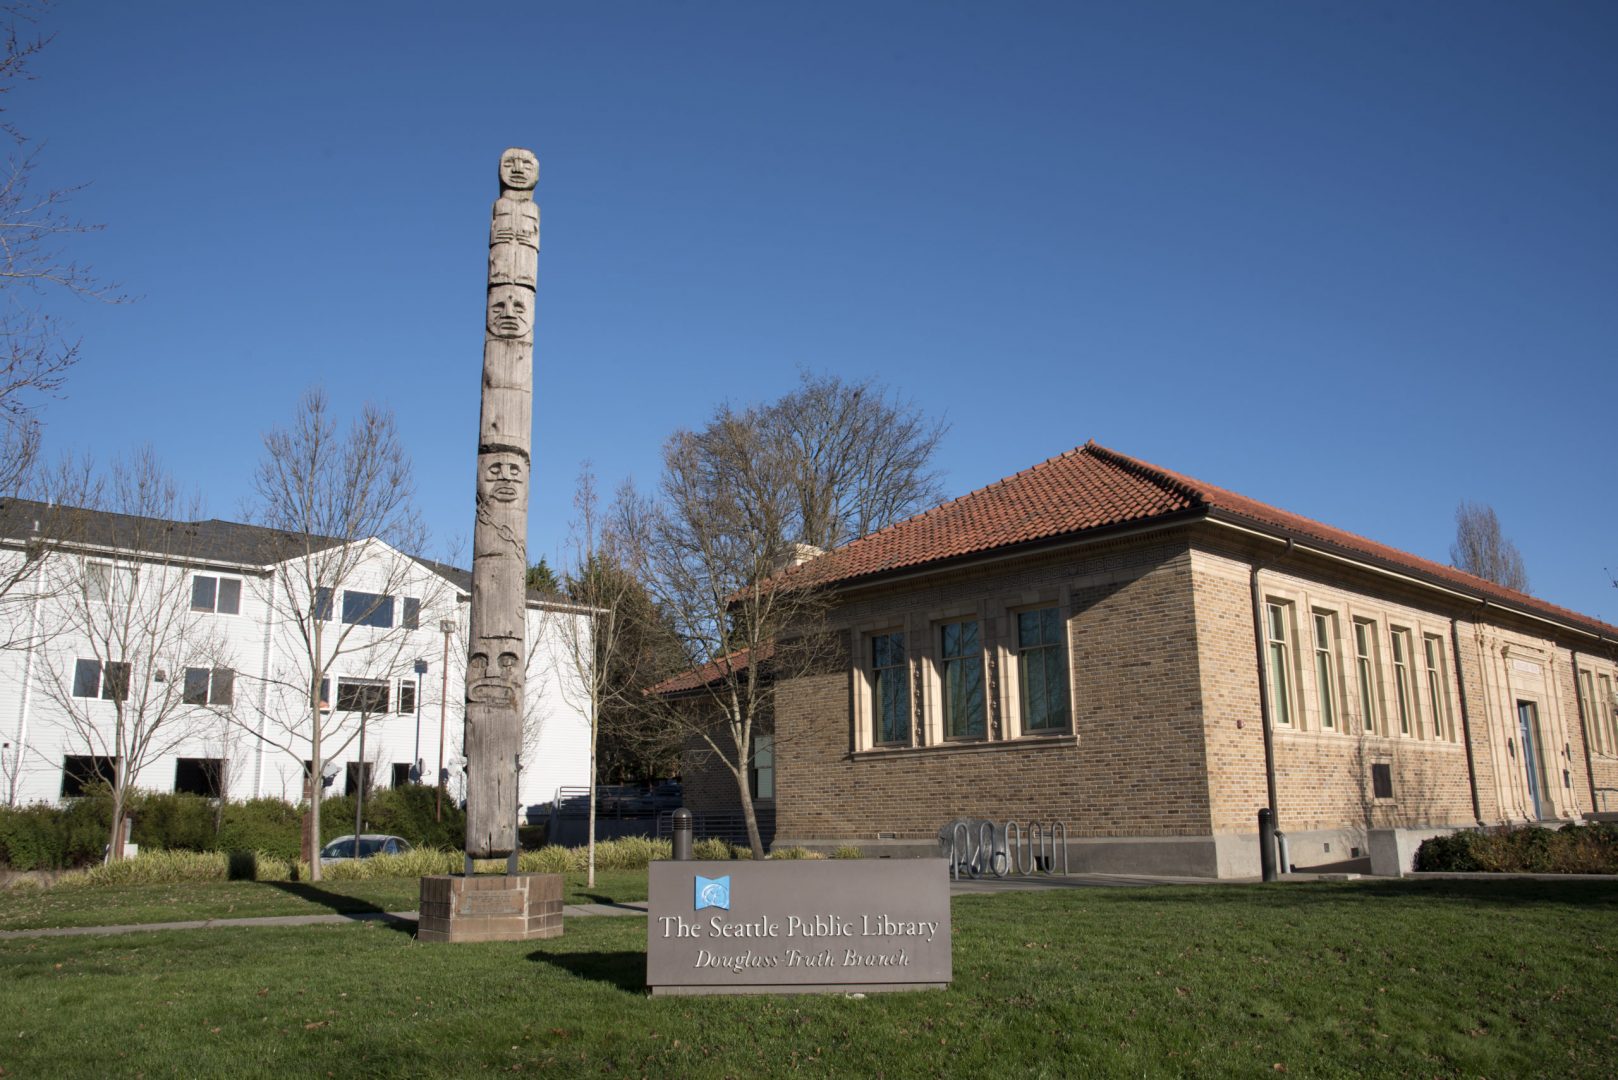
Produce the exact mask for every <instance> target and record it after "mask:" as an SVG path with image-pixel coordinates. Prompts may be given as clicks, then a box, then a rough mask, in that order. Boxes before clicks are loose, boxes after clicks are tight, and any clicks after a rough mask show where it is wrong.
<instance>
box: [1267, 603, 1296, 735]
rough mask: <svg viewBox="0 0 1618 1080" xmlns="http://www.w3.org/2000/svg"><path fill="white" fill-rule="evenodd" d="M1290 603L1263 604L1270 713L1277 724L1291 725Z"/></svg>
mask: <svg viewBox="0 0 1618 1080" xmlns="http://www.w3.org/2000/svg"><path fill="white" fill-rule="evenodd" d="M1291 606H1292V605H1290V604H1278V603H1270V604H1266V605H1264V625H1265V632H1266V634H1267V635H1268V637H1269V641H1270V670H1269V679H1270V715H1271V717H1273V718H1274V720H1275V722H1276V723H1277V724H1285V725H1287V726H1288V727H1291V726H1292V646H1291V643H1290V642H1289V641H1288V638H1287V622H1288V619H1287V615H1288V609H1289V608H1290V607H1291Z"/></svg>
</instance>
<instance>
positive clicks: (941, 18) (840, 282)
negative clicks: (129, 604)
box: [6, 0, 1618, 622]
mask: <svg viewBox="0 0 1618 1080" xmlns="http://www.w3.org/2000/svg"><path fill="white" fill-rule="evenodd" d="M47 25H48V26H49V27H51V28H54V29H55V30H57V31H58V37H57V39H56V41H55V42H54V44H52V45H51V47H50V49H49V51H48V52H47V53H46V54H45V55H44V56H43V57H42V58H41V59H40V61H39V63H38V65H37V71H38V74H39V76H40V77H39V79H38V81H36V82H34V83H31V84H29V85H27V86H26V87H23V88H22V89H20V90H18V91H17V92H16V93H14V94H13V95H11V96H10V98H9V100H8V101H7V102H6V105H7V108H8V116H9V118H10V119H11V120H12V121H13V122H15V123H16V124H18V125H19V126H20V127H21V128H23V129H24V130H25V131H26V132H28V133H30V134H32V135H34V136H36V137H38V138H39V139H42V140H44V141H45V142H46V143H47V146H46V148H45V158H44V166H43V169H44V172H43V174H42V178H43V179H44V180H46V181H54V182H56V183H61V184H66V183H77V182H88V183H89V184H90V186H89V187H88V188H87V189H86V190H85V191H84V192H82V193H81V194H80V195H79V196H78V198H77V207H78V209H79V211H80V212H81V213H82V215H83V216H84V217H86V218H87V219H90V220H95V221H101V222H105V223H106V225H107V229H106V231H105V232H104V233H101V234H99V235H96V236H94V237H92V238H89V239H88V240H87V241H86V242H85V243H84V244H83V245H82V247H81V248H80V251H81V252H83V253H85V254H87V255H88V256H89V257H90V259H91V261H93V262H94V264H95V265H96V267H97V269H98V270H100V271H101V272H102V273H103V274H104V275H105V276H107V277H109V278H113V279H116V280H117V281H119V282H121V283H122V284H123V285H124V286H125V287H126V288H127V289H128V290H129V291H130V292H132V293H135V294H137V295H138V296H139V297H140V300H139V302H138V303H134V304H130V305H127V306H121V307H100V306H96V305H90V304H83V303H76V302H75V303H70V304H68V305H66V309H67V314H68V315H69V316H70V317H71V318H72V320H73V322H74V323H75V325H76V326H77V328H78V329H79V331H80V332H81V333H82V336H83V340H84V347H85V359H84V361H83V363H82V364H81V365H80V366H79V368H78V369H77V370H76V372H75V373H74V375H73V377H72V380H71V382H70V384H69V385H68V388H67V397H66V399H65V400H62V401H56V402H52V403H51V404H50V405H49V407H48V409H47V411H46V414H45V420H46V423H47V439H48V443H49V446H50V448H51V449H53V450H63V449H68V448H74V449H80V450H83V449H88V450H91V451H93V452H94V453H95V454H96V455H97V456H98V457H100V458H102V459H105V458H107V457H110V456H111V455H113V454H115V453H117V452H119V451H121V450H123V449H126V448H128V447H130V446H132V445H134V444H136V443H139V442H142V441H150V442H152V443H153V444H154V445H155V446H156V448H157V450H158V452H159V454H160V455H161V456H162V458H163V459H164V460H165V461H166V462H167V464H168V465H169V467H170V468H171V469H172V470H173V471H174V472H175V473H176V475H177V476H178V477H179V479H180V480H181V481H182V483H184V484H185V485H187V486H191V487H196V488H198V489H200V490H201V491H202V492H203V493H204V494H205V496H206V498H207V501H208V508H209V510H210V512H211V513H213V514H215V515H218V516H222V517H232V516H236V515H237V514H238V513H239V510H240V508H241V506H242V504H243V501H244V500H245V499H246V498H247V496H248V495H249V493H250V477H251V473H252V468H253V464H254V462H255V461H256V459H257V457H258V455H259V451H260V442H259V439H260V434H261V432H262V431H263V430H264V429H265V428H266V427H268V426H270V425H272V424H275V423H284V422H285V421H286V420H287V419H288V418H289V417H290V416H291V414H292V409H293V405H294V403H295V401H296V399H297V397H298V395H299V393H300V392H301V391H302V390H303V389H304V388H305V387H307V386H308V385H310V384H312V383H317V382H318V383H323V384H324V385H325V386H326V388H327V389H328V391H329V392H330V393H331V394H332V395H333V397H334V398H335V399H336V400H337V401H338V402H339V403H340V404H343V405H345V406H346V405H351V404H354V403H357V402H358V401H360V400H361V399H365V398H370V399H374V400H376V401H378V402H381V403H384V404H386V405H388V406H391V407H392V408H393V409H394V410H396V412H397V414H398V417H399V419H400V421H401V423H402V425H403V427H404V429H405V431H406V432H407V433H408V439H409V443H410V446H411V448H412V450H413V453H414V457H415V464H416V470H417V476H418V480H419V488H420V498H421V503H422V506H423V509H424V511H425V512H426V515H427V517H428V519H429V521H430V523H431V525H432V527H433V529H434V532H435V535H436V537H437V539H438V540H439V541H440V542H449V541H452V540H453V539H454V538H456V537H460V538H463V540H464V538H465V537H467V536H468V535H469V534H470V531H471V525H472V505H471V491H472V473H473V449H474V443H475V439H476V428H477V407H478V373H479V364H480V357H481V345H482V295H481V294H482V290H483V285H484V273H485V244H486V239H487V221H488V211H489V203H490V202H491V200H492V199H493V198H494V196H495V194H496V188H495V180H494V172H495V163H496V159H497V157H498V154H499V152H500V150H501V149H503V148H504V147H506V146H508V145H512V144H517V145H523V146H528V147H532V148H534V149H535V150H536V151H537V153H538V155H539V158H540V161H541V167H542V175H541V178H540V184H539V189H538V199H539V202H540V204H541V207H542V212H543V232H542V250H541V255H540V286H539V319H538V327H537V343H536V350H535V359H536V383H537V402H536V412H535V433H534V434H535V445H536V454H537V460H536V473H535V476H536V490H535V492H534V500H533V521H532V531H531V540H530V551H531V554H533V555H534V556H538V555H539V554H542V553H543V554H548V555H550V556H551V557H552V558H553V560H554V557H555V553H556V552H557V550H558V548H559V547H560V546H561V544H562V542H563V540H564V538H565V535H566V522H567V519H568V518H569V516H570V514H571V505H570V499H571V493H572V489H573V480H574V476H575V474H576V473H577V470H578V468H579V464H580V462H581V460H583V459H586V458H588V459H592V460H593V461H594V463H595V466H596V470H597V472H598V474H599V475H600V477H601V482H602V484H603V485H604V486H606V487H608V488H610V487H611V486H613V485H614V484H616V483H617V481H619V480H620V479H622V478H623V477H625V476H633V477H635V478H636V479H637V480H638V481H640V482H642V483H650V482H652V481H654V480H655V477H656V473H657V469H658V453H659V447H660V445H661V443H662V441H663V439H664V438H665V437H666V436H667V435H668V434H669V433H670V432H671V431H673V430H674V429H675V428H677V427H680V426H693V425H698V424H700V423H702V422H703V421H704V419H705V418H706V417H707V416H708V415H709V414H710V413H711V412H712V410H713V408H714V407H715V406H716V405H717V404H718V403H719V402H721V401H722V400H726V399H728V400H730V401H732V402H734V403H737V404H742V403H747V402H752V401H756V400H760V399H766V398H771V397H774V396H776V395H778V394H779V393H781V392H782V391H784V390H785V389H787V388H788V387H789V386H790V385H791V384H792V383H793V382H794V380H795V377H796V376H795V372H796V369H797V368H798V367H799V366H800V365H802V366H808V367H810V368H812V369H815V370H824V371H832V372H836V373H839V374H841V375H843V376H845V377H847V378H850V379H858V378H863V377H865V376H867V375H871V376H875V377H877V378H878V379H880V380H882V381H884V382H886V383H888V384H890V385H891V386H893V387H894V388H895V389H897V390H898V391H899V392H901V393H902V394H904V395H906V396H908V397H910V398H912V399H913V400H914V401H915V402H916V403H917V404H918V405H919V406H921V407H922V408H923V409H924V410H926V411H927V412H929V413H932V414H935V415H946V416H947V417H948V419H949V420H950V421H951V423H952V424H953V429H952V431H951V434H950V435H949V438H948V440H947V442H946V444H945V446H944V448H943V451H942V455H941V459H940V463H941V465H942V466H943V469H944V471H945V478H946V486H947V488H948V489H949V491H950V492H951V493H952V494H959V493H962V492H965V491H967V490H969V489H971V488H974V487H978V486H981V485H983V484H985V483H989V482H992V481H993V480H995V479H997V478H999V477H1001V476H1003V475H1006V474H1008V473H1011V472H1013V471H1016V470H1017V469H1020V468H1023V467H1025V466H1027V465H1030V464H1032V463H1034V462H1036V461H1039V460H1042V459H1043V458H1046V457H1049V456H1051V455H1053V454H1057V453H1060V452H1062V451H1064V450H1067V449H1070V448H1071V447H1073V446H1076V445H1078V444H1080V443H1082V442H1083V441H1084V440H1085V439H1087V438H1092V437H1094V438H1096V439H1098V440H1100V441H1102V442H1103V443H1106V444H1108V445H1111V446H1113V447H1115V448H1117V449H1120V450H1122V451H1125V452H1127V453H1130V454H1134V455H1137V456H1140V457H1143V458H1146V459H1147V460H1150V461H1154V462H1157V463H1159V464H1162V465H1165V466H1168V467H1171V468H1175V469H1179V470H1181V471H1184V472H1188V473H1190V474H1192V475H1194V476H1197V477H1200V478H1202V479H1204V480H1208V481H1210V482H1213V483H1217V484H1221V485H1223V486H1226V487H1229V488H1233V489H1235V490H1237V491H1240V492H1242V493H1243V494H1247V495H1250V496H1253V497H1255V498H1259V499H1263V500H1265V501H1268V502H1271V503H1274V504H1276V505H1279V506H1281V507H1284V508H1286V509H1288V510H1292V511H1295V512H1298V513H1302V514H1306V515H1309V516H1311V517H1315V518H1319V519H1321V520H1323V521H1326V522H1329V523H1331V524H1333V525H1336V526H1339V527H1342V528H1347V529H1351V530H1353V531H1356V532H1360V533H1363V534H1365V535H1368V536H1371V537H1373V538H1375V539H1378V540H1381V541H1383V542H1385V543H1389V544H1393V545H1395V546H1397V547H1400V548H1403V549H1405V550H1408V551H1411V552H1414V553H1416V554H1419V555H1423V556H1426V557H1429V558H1434V559H1438V560H1441V561H1444V560H1447V557H1448V547H1449V543H1450V540H1451V539H1452V537H1453V532H1454V525H1453V513H1454V509H1455V505H1456V503H1457V502H1458V501H1459V500H1461V499H1463V498H1467V499H1474V500H1481V501H1485V502H1488V503H1492V504H1493V505H1494V507H1495V508H1496V510H1497V511H1498V513H1499V515H1500V518H1501V521H1502V522H1503V524H1504V526H1505V529H1506V532H1507V534H1508V535H1509V536H1511V537H1512V538H1514V539H1515V540H1516V542H1517V544H1518V545H1519V546H1520V547H1521V548H1522V551H1523V554H1524V556H1525V558H1526V560H1527V564H1528V569H1529V573H1530V576H1531V578H1532V582H1533V590H1534V592H1535V593H1536V594H1538V595H1540V596H1543V597H1544V598H1546V599H1549V600H1552V601H1555V602H1557V603H1561V604H1565V605H1568V606H1570V607H1573V608H1575V609H1577V610H1580V611H1583V612H1586V613H1588V614H1592V615H1595V616H1598V617H1600V618H1604V619H1606V620H1607V621H1610V622H1618V590H1615V589H1614V588H1613V587H1612V585H1611V582H1610V580H1609V578H1608V576H1607V574H1606V572H1605V570H1604V568H1606V567H1612V568H1613V569H1614V570H1618V510H1615V508H1614V498H1613V491H1614V482H1615V480H1618V476H1615V470H1614V464H1615V462H1614V453H1613V435H1612V418H1613V415H1614V404H1615V400H1614V399H1615V394H1614V391H1615V390H1618V356H1615V351H1618V350H1615V342H1618V198H1615V192H1618V62H1615V60H1614V57H1618V5H1614V4H1611V3H1606V2H1599V0H1591V2H1588V3H1557V2H1547V3H1536V4H1524V3H1510V4H1491V3H1475V2H1466V3H1459V2H1457V3H1421V4H1411V3H1404V2H1399V3H1360V2H1354V3H1337V4H1329V5H1328V4H1325V3H1290V2H1288V3H1283V2H1279V0H1277V2H1264V3H1219V4H1208V3H1193V2H1189V0H1187V2H1183V3H1167V2H1151V0H1140V2H1131V3H1052V4H1019V3H994V4H990V3H958V2H957V3H944V2H939V3H915V4H907V3H898V2H883V3H877V4H871V3H842V2H825V3H813V4H785V3H763V4H760V3H733V4H732V3H700V2H688V3H669V2H661V3H644V4H642V3H634V4H632V3H607V4H567V5H561V4H551V3H532V4H498V5H453V6H452V5H448V4H441V5H424V4H411V3H400V2H394V3H387V4H371V5H365V4H357V3H356V4H350V3H341V4H334V3H319V4H306V3H293V2H278V3H275V4H259V5H245V4H217V3H177V2H174V3H159V4H144V5H138V4H111V3H88V2H73V0H66V2H64V3H63V4H62V6H61V7H60V8H59V9H58V10H57V11H56V12H55V13H54V14H53V15H52V16H50V18H49V21H48V24H47Z"/></svg>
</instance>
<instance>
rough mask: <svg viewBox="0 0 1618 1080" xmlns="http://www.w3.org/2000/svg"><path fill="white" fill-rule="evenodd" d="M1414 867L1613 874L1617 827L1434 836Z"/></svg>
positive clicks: (1616, 862) (1615, 870) (1617, 852)
mask: <svg viewBox="0 0 1618 1080" xmlns="http://www.w3.org/2000/svg"><path fill="white" fill-rule="evenodd" d="M1416 869H1417V870H1421V871H1447V872H1451V873H1473V872H1479V871H1483V872H1495V873H1517V874H1618V827H1615V826H1613V825H1611V824H1599V825H1564V826H1562V828H1560V829H1558V830H1555V831H1552V830H1550V829H1546V828H1541V827H1540V826H1538V825H1525V826H1519V827H1515V828H1509V829H1491V830H1476V829H1469V830H1466V831H1463V832H1458V833H1451V834H1450V835H1449V836H1435V837H1433V838H1431V839H1429V840H1425V841H1423V842H1422V845H1421V847H1420V848H1419V849H1417V851H1416Z"/></svg>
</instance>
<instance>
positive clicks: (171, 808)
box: [129, 792, 217, 851]
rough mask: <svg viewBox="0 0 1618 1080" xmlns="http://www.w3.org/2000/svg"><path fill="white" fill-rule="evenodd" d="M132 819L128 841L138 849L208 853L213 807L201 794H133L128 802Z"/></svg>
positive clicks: (211, 841)
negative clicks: (137, 845) (132, 826)
mask: <svg viewBox="0 0 1618 1080" xmlns="http://www.w3.org/2000/svg"><path fill="white" fill-rule="evenodd" d="M129 813H130V814H131V815H133V816H134V818H135V827H134V828H133V829H132V830H131V832H130V839H131V840H133V841H134V842H135V843H137V844H139V845H140V846H141V847H142V848H151V849H154V850H155V849H162V850H165V851H212V850H213V849H214V846H215V839H216V833H217V830H216V829H215V827H214V824H215V819H214V815H215V813H216V810H215V804H214V803H213V802H211V801H209V800H208V799H206V798H204V797H203V796H201V795H184V794H180V793H177V792H166V793H160V792H137V793H136V794H134V795H133V796H131V798H130V800H129Z"/></svg>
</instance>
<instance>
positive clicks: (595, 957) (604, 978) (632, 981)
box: [528, 950, 646, 994]
mask: <svg viewBox="0 0 1618 1080" xmlns="http://www.w3.org/2000/svg"><path fill="white" fill-rule="evenodd" d="M528 959H529V960H530V961H531V962H532V963H535V964H549V965H550V966H551V967H554V968H559V969H561V970H562V971H565V972H567V973H568V974H569V975H577V976H578V977H579V978H581V979H589V980H590V981H592V982H601V983H606V984H607V985H609V986H615V987H617V988H618V989H619V990H623V991H624V992H626V993H630V994H639V993H641V992H642V991H643V990H645V989H646V953H645V952H545V951H543V950H541V951H538V952H531V953H529V954H528Z"/></svg>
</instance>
